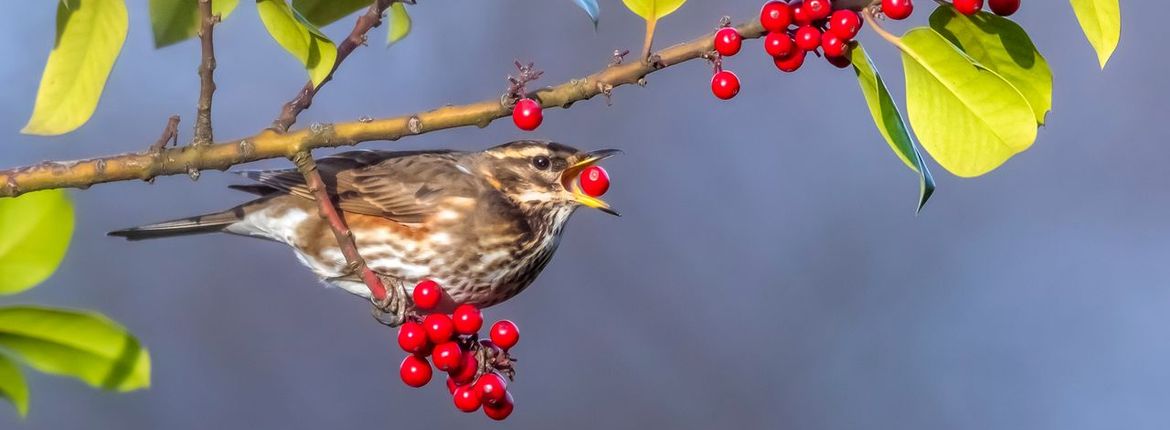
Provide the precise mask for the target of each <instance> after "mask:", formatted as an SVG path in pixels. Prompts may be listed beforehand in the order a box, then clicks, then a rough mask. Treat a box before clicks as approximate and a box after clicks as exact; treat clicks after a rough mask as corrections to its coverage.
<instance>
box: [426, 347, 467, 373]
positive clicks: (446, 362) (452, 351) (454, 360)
mask: <svg viewBox="0 0 1170 430" xmlns="http://www.w3.org/2000/svg"><path fill="white" fill-rule="evenodd" d="M431 361H434V362H435V368H436V369H439V370H442V371H444V372H446V371H450V370H459V366H460V365H462V364H463V350H462V349H460V348H459V344H458V343H456V342H443V343H440V344H438V345H435V351H434V352H432V353H431Z"/></svg>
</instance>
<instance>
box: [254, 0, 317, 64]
mask: <svg viewBox="0 0 1170 430" xmlns="http://www.w3.org/2000/svg"><path fill="white" fill-rule="evenodd" d="M256 10H257V11H258V12H259V13H260V20H261V21H264V27H265V28H267V29H268V34H269V35H271V36H272V38H273V39H274V40H276V43H279V44H280V46H281V47H283V48H284V50H286V51H288V52H289V53H290V54H292V55H293V57H296V59H297V60H299V61H300V62H301V64H303V65H304V66H305V70H307V71H308V72H309V80H311V81H313V85H321V82H322V81H324V80H325V78H326V77H328V76H329V72H331V71H332V70H333V63H334V61H336V60H337V46H335V45H334V44H333V42H332V41H330V40H329V38H328V37H325V35H324V34H322V33H321V31H320V30H318V29H317V27H315V26H314V25H313V24H311V23H309V22H308V21H307V20H305V18H303V17H301V16H300V14H298V13H296V12H294V11H293V10H292V8H290V7H289V6H288V3H285V2H284V0H257V1H256Z"/></svg>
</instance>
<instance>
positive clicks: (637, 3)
mask: <svg viewBox="0 0 1170 430" xmlns="http://www.w3.org/2000/svg"><path fill="white" fill-rule="evenodd" d="M686 2H687V0H622V3H625V4H626V9H629V10H630V11H631V12H633V13H636V14H638V16H640V17H642V19H645V20H646V21H647V22H651V21H658V20H659V19H660V18H662V17H664V16H667V15H670V14H671V13H672V12H674V11H676V10H678V8H680V7H682V5H683V3H686Z"/></svg>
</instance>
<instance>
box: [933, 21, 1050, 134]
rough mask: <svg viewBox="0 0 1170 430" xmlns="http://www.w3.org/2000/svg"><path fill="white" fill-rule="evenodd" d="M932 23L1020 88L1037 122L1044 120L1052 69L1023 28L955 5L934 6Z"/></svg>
mask: <svg viewBox="0 0 1170 430" xmlns="http://www.w3.org/2000/svg"><path fill="white" fill-rule="evenodd" d="M930 27H931V28H933V29H934V30H935V31H937V32H938V33H939V34H941V35H942V36H943V37H945V38H946V39H947V40H948V41H950V42H951V43H953V44H954V45H955V46H957V47H958V48H959V49H961V50H963V52H964V53H966V54H967V55H968V56H970V57H971V58H972V59H974V60H975V61H977V62H979V65H981V66H983V67H986V68H988V69H991V71H993V72H995V73H997V74H999V76H1000V77H1002V78H1004V79H1005V80H1007V81H1008V82H1009V83H1011V84H1012V85H1013V86H1015V87H1016V89H1017V90H1020V93H1021V94H1023V95H1024V98H1026V99H1028V104H1030V105H1031V106H1032V112H1033V113H1035V115H1036V122H1037V123H1038V124H1044V117H1045V116H1046V115H1047V114H1048V111H1049V110H1052V69H1050V68H1049V67H1048V61H1047V60H1045V59H1044V56H1043V55H1040V51H1039V50H1037V49H1036V45H1035V44H1033V43H1032V39H1031V38H1030V37H1028V33H1027V32H1026V31H1024V29H1023V28H1021V27H1020V26H1019V25H1017V24H1016V23H1015V22H1012V20H1010V19H1007V18H1003V17H1000V16H998V15H995V14H992V13H987V12H979V13H977V14H975V15H973V16H966V15H963V14H960V13H959V12H958V11H957V10H955V8H954V7H952V6H942V7H939V8H937V9H935V11H934V13H933V14H931V15H930Z"/></svg>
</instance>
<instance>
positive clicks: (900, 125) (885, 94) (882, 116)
mask: <svg viewBox="0 0 1170 430" xmlns="http://www.w3.org/2000/svg"><path fill="white" fill-rule="evenodd" d="M849 52H850V55H851V57H852V58H851V59H852V61H853V71H854V72H856V73H857V83H858V84H859V85H860V86H861V93H862V94H863V95H865V102H866V104H867V105H869V113H870V115H872V116H873V122H874V124H875V125H877V128H878V131H879V132H881V134H882V137H883V138H885V139H886V143H888V144H889V145H890V149H893V150H894V154H896V155H897V156H898V158H899V159H901V160H902V162H903V163H906V166H907V167H909V168H910V170H913V171H915V172H917V173H918V185H919V187H918V190H919V193H918V210H919V211H921V210H922V207H923V206H925V205H926V201H927V200H929V199H930V196H931V195H932V194H934V177H933V176H932V175H931V174H930V169H929V168H927V167H926V163H925V162H924V161H923V159H922V154H921V153H919V152H918V148H917V147H916V146H915V145H914V139H913V138H911V137H910V130H909V128H908V127H906V121H905V120H903V119H902V113H901V112H899V111H898V105H897V104H896V103H894V98H893V97H892V96H890V90H889V89H887V88H886V83H885V81H883V80H882V76H881V75H880V74H878V71H877V68H875V67H874V66H873V60H871V59H870V58H869V54H868V53H867V52H865V48H863V47H862V46H861V43H855V44H854V45H853V47H852V49H850V50H849Z"/></svg>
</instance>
